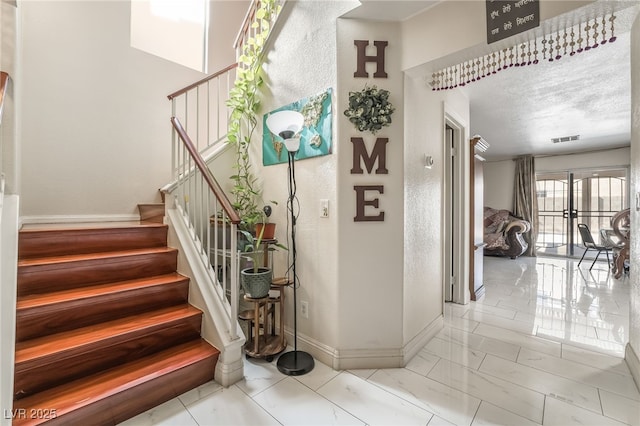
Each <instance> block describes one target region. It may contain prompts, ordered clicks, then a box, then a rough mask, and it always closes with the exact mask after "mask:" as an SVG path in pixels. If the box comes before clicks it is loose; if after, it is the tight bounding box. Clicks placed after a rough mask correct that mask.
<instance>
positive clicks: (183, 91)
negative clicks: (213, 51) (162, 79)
mask: <svg viewBox="0 0 640 426" xmlns="http://www.w3.org/2000/svg"><path fill="white" fill-rule="evenodd" d="M237 67H238V63H237V62H236V63H233V64H231V65H229V66H228V67H226V68H223V69H221V70H220V71H218V72H215V73H213V74H211V75H208V76H206V77H205V78H203V79H201V80H198V81H196V82H195V83H193V84H190V85H188V86H186V87H184V88H182V89H180V90H177V91H175V92H173V93H171V94H170V95H167V98H168V99H169V100H173V99H174V98H176V97H178V96H180V95H183V94H185V93H187V92H188V91H189V90H191V89H195V88H196V87H198V86H200V85H201V84H204V83H206V82H207V81H210V80H213V79H214V78H217V77H220V76H221V75H222V74H224V73H226V72H228V71H231V70H232V69H234V68H237Z"/></svg>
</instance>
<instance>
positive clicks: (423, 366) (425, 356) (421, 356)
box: [366, 350, 440, 378]
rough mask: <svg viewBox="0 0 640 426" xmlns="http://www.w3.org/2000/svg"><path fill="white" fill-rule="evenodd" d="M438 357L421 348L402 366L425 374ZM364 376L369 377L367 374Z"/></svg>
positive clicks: (422, 374) (436, 361)
mask: <svg viewBox="0 0 640 426" xmlns="http://www.w3.org/2000/svg"><path fill="white" fill-rule="evenodd" d="M439 359H440V357H438V356H436V355H434V354H432V353H430V352H427V351H425V350H421V351H420V352H418V353H417V354H416V356H414V357H413V358H412V359H411V361H409V362H408V363H407V365H406V366H405V367H404V368H406V369H407V370H411V371H413V372H414V373H418V374H420V375H421V376H426V375H427V374H429V371H431V369H432V368H433V367H434V366H435V365H436V364H437V363H438V360H439ZM366 378H369V376H367V377H366Z"/></svg>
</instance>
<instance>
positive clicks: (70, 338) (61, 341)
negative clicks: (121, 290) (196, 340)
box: [15, 304, 202, 369]
mask: <svg viewBox="0 0 640 426" xmlns="http://www.w3.org/2000/svg"><path fill="white" fill-rule="evenodd" d="M201 314H202V312H201V311H200V310H199V309H197V308H194V307H193V306H191V305H188V304H185V305H179V306H172V307H169V308H165V309H159V310H157V311H151V312H145V313H142V314H138V315H133V316H129V317H125V318H120V319H117V320H113V321H109V322H105V323H98V324H94V325H90V326H87V327H83V328H79V329H75V330H70V331H65V332H62V333H58V334H52V335H48V336H44V337H39V338H36V339H31V340H26V341H24V342H18V343H16V354H15V363H16V369H18V368H21V367H22V366H24V365H25V364H27V363H32V362H34V361H36V360H37V359H40V358H44V357H47V356H51V355H52V354H56V353H61V352H64V353H65V355H64V357H68V356H71V355H72V354H74V353H77V352H78V351H82V350H86V348H87V347H90V346H91V345H95V344H98V343H99V342H101V341H102V340H105V339H109V340H111V341H113V343H115V342H116V341H118V340H127V338H129V336H128V334H130V333H134V334H135V333H136V332H137V333H138V334H139V333H146V334H148V330H149V329H153V328H160V327H162V325H163V324H165V323H170V322H173V321H178V320H180V319H183V318H187V317H193V316H200V315H201Z"/></svg>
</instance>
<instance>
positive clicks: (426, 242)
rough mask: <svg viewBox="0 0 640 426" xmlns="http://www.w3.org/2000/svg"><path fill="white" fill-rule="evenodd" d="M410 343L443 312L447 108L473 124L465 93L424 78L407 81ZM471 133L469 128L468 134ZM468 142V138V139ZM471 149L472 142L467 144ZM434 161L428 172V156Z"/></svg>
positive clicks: (407, 322)
mask: <svg viewBox="0 0 640 426" xmlns="http://www.w3.org/2000/svg"><path fill="white" fill-rule="evenodd" d="M404 93H405V109H406V113H405V153H404V157H405V177H404V178H405V182H404V190H405V200H404V203H405V224H404V226H405V243H404V268H405V270H404V295H403V298H404V336H405V341H404V343H405V344H408V343H409V342H410V341H411V339H413V338H415V337H416V336H418V335H420V334H421V333H428V330H429V327H431V326H432V325H435V324H437V323H434V322H435V321H437V320H438V319H439V318H440V317H441V316H442V314H443V312H442V302H443V300H444V295H443V280H444V277H443V261H444V259H443V253H444V250H443V249H442V244H443V242H444V240H443V237H444V238H446V236H445V235H444V234H443V231H442V229H443V228H444V226H443V225H444V223H443V213H444V212H443V204H444V203H445V199H446V197H445V196H444V193H443V189H444V188H443V181H444V173H445V165H444V163H445V161H446V160H445V149H444V145H445V143H444V122H445V117H444V105H445V104H446V106H447V112H448V113H455V116H456V119H457V120H460V121H461V123H460V124H462V125H466V126H468V125H469V101H468V99H467V98H466V96H464V95H463V94H462V93H461V92H459V91H457V90H455V91H441V92H434V91H432V90H431V89H430V88H429V87H427V85H426V84H425V82H424V80H423V79H421V78H411V77H410V76H407V78H405V88H404ZM467 132H468V130H467ZM462 137H463V138H464V139H465V140H466V137H467V135H463V136H462ZM465 145H468V144H465ZM425 155H430V156H432V157H433V159H434V165H433V167H432V168H431V169H425V167H424V157H425ZM467 170H468V168H467Z"/></svg>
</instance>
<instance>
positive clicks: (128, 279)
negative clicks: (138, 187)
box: [11, 222, 219, 425]
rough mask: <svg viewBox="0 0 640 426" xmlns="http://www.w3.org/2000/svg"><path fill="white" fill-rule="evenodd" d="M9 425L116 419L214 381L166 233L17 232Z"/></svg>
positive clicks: (159, 229) (122, 229)
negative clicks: (12, 384) (13, 361)
mask: <svg viewBox="0 0 640 426" xmlns="http://www.w3.org/2000/svg"><path fill="white" fill-rule="evenodd" d="M18 250H19V261H18V302H17V312H16V354H15V355H16V357H15V377H14V392H15V393H14V407H13V410H12V411H11V413H12V415H13V424H15V425H22V424H39V423H44V422H46V421H49V422H50V424H65V425H73V424H78V425H92V424H96V425H98V424H99V425H108V424H117V423H119V422H122V421H124V420H126V419H128V418H130V417H133V416H135V415H136V414H139V413H141V412H144V411H146V410H148V409H150V408H152V407H154V406H156V405H159V404H161V403H163V402H165V401H167V400H169V399H171V398H174V397H176V396H178V395H180V394H182V393H184V392H186V391H188V390H190V389H192V388H194V387H197V386H199V385H201V384H203V383H206V382H208V381H210V380H213V375H214V370H215V364H216V362H217V360H218V355H219V351H218V350H217V349H215V348H214V347H212V346H211V345H209V344H208V343H207V342H205V341H204V340H203V339H202V338H201V337H200V326H201V321H202V313H201V312H200V311H199V310H198V309H196V308H194V307H193V306H191V305H189V304H188V302H187V297H188V291H189V280H188V278H186V277H184V276H182V275H180V274H178V273H177V272H176V267H177V251H176V250H174V249H172V248H169V247H167V226H166V225H163V224H161V223H152V222H141V223H140V224H137V223H136V224H130V225H115V224H114V225H110V226H102V227H95V226H83V227H69V228H65V229H50V228H46V229H45V228H40V229H38V228H31V229H24V230H22V231H20V236H19V246H18Z"/></svg>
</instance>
